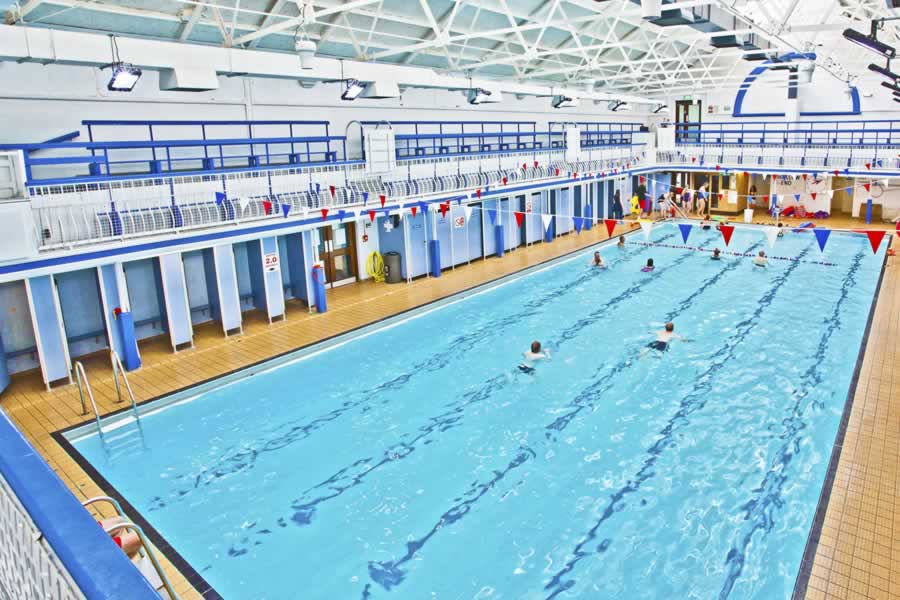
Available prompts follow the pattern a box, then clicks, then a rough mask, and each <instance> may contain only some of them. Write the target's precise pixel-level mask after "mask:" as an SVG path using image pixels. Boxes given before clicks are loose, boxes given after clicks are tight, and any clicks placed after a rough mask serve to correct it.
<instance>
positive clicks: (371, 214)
mask: <svg viewBox="0 0 900 600" xmlns="http://www.w3.org/2000/svg"><path fill="white" fill-rule="evenodd" d="M369 222H371V223H374V222H375V211H374V210H370V211H369Z"/></svg>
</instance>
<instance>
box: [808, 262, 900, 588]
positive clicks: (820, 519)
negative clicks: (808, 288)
mask: <svg viewBox="0 0 900 600" xmlns="http://www.w3.org/2000/svg"><path fill="white" fill-rule="evenodd" d="M887 259H888V254H887V251H885V253H884V258H883V259H882V262H881V273H879V275H878V283H877V284H876V286H875V294H874V295H873V296H872V304H871V306H870V307H869V318H868V320H867V321H866V329H865V332H864V333H863V339H862V342H861V343H860V345H859V352H858V353H857V355H856V365H855V366H854V368H853V377H852V379H851V380H850V389H848V390H847V399H846V401H845V402H844V412H843V413H842V414H841V422H840V424H839V425H838V430H837V434H836V435H835V438H834V445H833V446H832V449H831V458H830V459H829V461H828V470H827V472H826V474H825V482H824V483H823V484H822V492H821V494H820V495H819V502H818V504H817V505H816V513H815V517H813V523H812V527H811V528H810V530H809V535H808V537H807V538H806V547H805V548H804V549H803V558H802V559H801V561H800V570H799V571H798V573H797V579H796V581H795V582H794V591H793V594H792V595H791V598H792V599H793V600H804V598H806V592H807V589H808V587H809V578H810V576H811V575H812V568H813V561H814V560H815V557H816V550H817V549H818V547H819V541H820V540H821V538H822V527H823V526H824V524H825V514H826V513H827V512H828V502H829V500H831V491H832V489H833V488H834V480H835V476H836V475H837V468H838V464H839V463H840V462H841V451H842V450H843V447H844V438H845V437H846V436H847V425H848V424H849V422H850V413H851V412H853V401H854V398H855V396H856V388H857V387H858V385H859V376H860V373H861V371H862V365H863V359H864V357H865V354H866V347H867V346H868V345H869V334H870V333H871V331H872V323H873V322H874V320H875V310H876V308H877V307H878V297H879V295H880V294H881V284H882V282H883V281H884V272H885V269H886V267H887Z"/></svg>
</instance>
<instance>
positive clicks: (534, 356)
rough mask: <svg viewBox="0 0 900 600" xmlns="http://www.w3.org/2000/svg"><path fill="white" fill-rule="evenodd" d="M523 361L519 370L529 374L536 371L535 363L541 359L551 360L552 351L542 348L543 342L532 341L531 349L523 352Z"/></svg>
mask: <svg viewBox="0 0 900 600" xmlns="http://www.w3.org/2000/svg"><path fill="white" fill-rule="evenodd" d="M522 358H523V360H522V362H521V363H519V370H520V371H522V372H523V373H528V374H529V375H530V374H532V373H534V363H536V362H538V361H541V360H550V351H549V350H541V343H540V342H539V341H537V340H535V341H533V342H531V350H529V351H527V352H523V353H522Z"/></svg>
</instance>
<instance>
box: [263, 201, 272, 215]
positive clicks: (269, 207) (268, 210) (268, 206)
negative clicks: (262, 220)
mask: <svg viewBox="0 0 900 600" xmlns="http://www.w3.org/2000/svg"><path fill="white" fill-rule="evenodd" d="M262 205H263V210H264V211H265V213H266V214H269V213H271V212H272V203H271V202H269V201H268V200H263V201H262Z"/></svg>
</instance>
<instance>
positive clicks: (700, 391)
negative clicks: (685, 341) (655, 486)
mask: <svg viewBox="0 0 900 600" xmlns="http://www.w3.org/2000/svg"><path fill="white" fill-rule="evenodd" d="M809 250H810V247H808V248H806V249H805V250H804V251H803V252H801V253H800V258H803V257H805V256H806V254H807V253H808V252H809ZM799 264H800V263H799V262H792V263H791V264H790V265H789V266H788V268H787V269H786V270H785V271H784V272H783V273H781V274H779V275H778V278H777V283H776V284H775V286H774V287H772V288H770V289H769V291H768V292H766V293H765V294H764V295H763V297H762V299H761V300H760V301H759V302H757V303H756V304H757V309H756V310H755V311H754V313H753V314H752V315H751V316H750V317H748V318H746V319H744V320H743V321H742V322H741V323H738V325H737V328H740V327H742V326H744V327H747V329H746V330H745V331H743V332H739V333H738V334H736V335H734V336H732V337H730V338H728V341H727V342H726V344H725V345H724V348H723V349H721V350H719V351H717V352H715V353H714V356H717V357H720V356H722V355H723V354H725V358H724V359H718V360H714V361H713V364H712V365H711V366H710V367H709V368H708V369H706V371H704V372H703V373H701V374H700V375H698V376H697V379H698V380H700V383H697V384H695V385H694V390H693V391H691V392H689V393H688V394H687V395H686V396H685V397H684V398H682V399H681V401H680V403H679V405H680V408H679V410H678V411H677V412H676V413H675V414H674V415H673V416H672V417H671V418H670V419H669V422H668V424H667V425H666V426H665V427H664V428H663V429H662V431H661V432H660V434H661V435H662V436H663V437H661V438H660V439H659V440H657V441H656V442H655V443H654V444H653V445H652V446H651V447H650V448H649V449H648V452H647V453H648V454H649V457H648V458H646V459H645V460H644V462H643V466H642V467H641V468H640V469H639V470H638V472H637V474H636V475H635V477H634V478H632V479H630V480H629V481H628V483H627V484H626V485H625V486H623V487H621V488H620V489H619V490H618V491H617V492H615V493H614V494H612V496H611V500H610V502H609V503H608V504H607V506H606V509H605V510H604V512H603V515H602V516H601V517H600V519H598V520H597V522H596V523H595V524H594V526H593V527H591V528H590V529H589V530H588V532H587V533H586V534H584V536H582V540H581V541H579V542H578V544H576V546H575V548H574V550H573V551H571V552H569V555H570V556H573V558H571V559H569V560H568V561H566V562H565V566H564V567H563V568H562V569H560V570H559V571H557V572H556V574H554V575H553V577H552V578H551V579H550V581H549V582H548V583H547V584H546V585H545V586H544V591H546V592H548V594H549V595H548V596H547V600H551V599H552V598H556V597H558V596H559V595H560V594H562V593H565V592H566V591H568V590H569V589H570V588H572V587H573V586H574V585H575V583H576V580H575V579H568V580H565V581H564V580H563V577H565V576H566V575H568V574H569V573H571V572H572V571H574V569H575V567H576V566H577V565H578V563H580V562H581V561H582V560H583V559H584V558H587V557H588V556H591V555H593V554H595V553H596V552H605V551H606V550H607V549H608V548H609V546H610V545H611V544H612V540H610V539H609V538H605V539H603V540H601V541H600V545H599V546H598V547H597V548H596V550H594V551H585V550H584V547H585V546H587V545H588V544H590V543H592V542H593V541H594V540H596V539H597V537H598V536H597V532H598V531H599V530H600V527H601V526H602V525H603V523H605V522H606V521H607V520H608V519H610V518H611V517H612V516H613V515H614V514H616V513H617V512H618V508H617V507H618V506H619V505H620V503H621V502H623V501H624V499H625V496H627V495H628V494H632V493H634V492H636V491H638V490H639V489H640V486H641V484H642V483H643V482H644V481H647V480H648V479H650V477H651V476H652V475H654V474H655V473H654V471H653V467H654V466H655V465H656V462H657V460H658V459H659V457H660V456H661V455H662V452H663V450H665V449H666V448H667V446H668V445H669V444H670V443H671V440H672V434H673V433H674V431H675V430H676V427H677V423H678V421H679V420H680V419H684V418H685V417H687V416H688V415H690V414H691V413H693V412H695V411H697V410H700V409H701V408H702V407H703V406H704V405H705V402H706V401H705V400H703V396H704V395H705V394H704V392H705V391H707V388H708V387H709V386H710V385H711V384H710V381H709V380H710V379H711V378H712V377H713V376H714V375H715V373H716V372H718V371H719V370H720V369H722V368H723V367H724V365H725V364H726V363H727V361H728V360H729V358H730V355H731V353H733V351H734V350H735V348H736V347H737V346H738V345H739V343H740V342H741V341H742V340H743V339H744V338H746V337H747V336H748V335H749V334H750V332H751V331H752V330H753V329H754V328H755V326H756V324H757V323H756V322H757V321H758V319H759V317H760V316H761V315H762V312H763V311H764V310H765V309H766V308H768V306H769V305H771V303H772V300H773V299H774V297H775V295H776V294H777V293H778V291H779V290H780V289H781V287H782V286H783V285H784V284H785V283H786V282H787V280H788V278H789V277H790V275H791V273H793V271H794V269H796V268H797V267H798V266H799ZM704 380H705V381H704ZM692 397H694V398H699V399H700V400H699V402H696V403H693V402H691V401H690V400H689V399H690V398H692Z"/></svg>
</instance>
